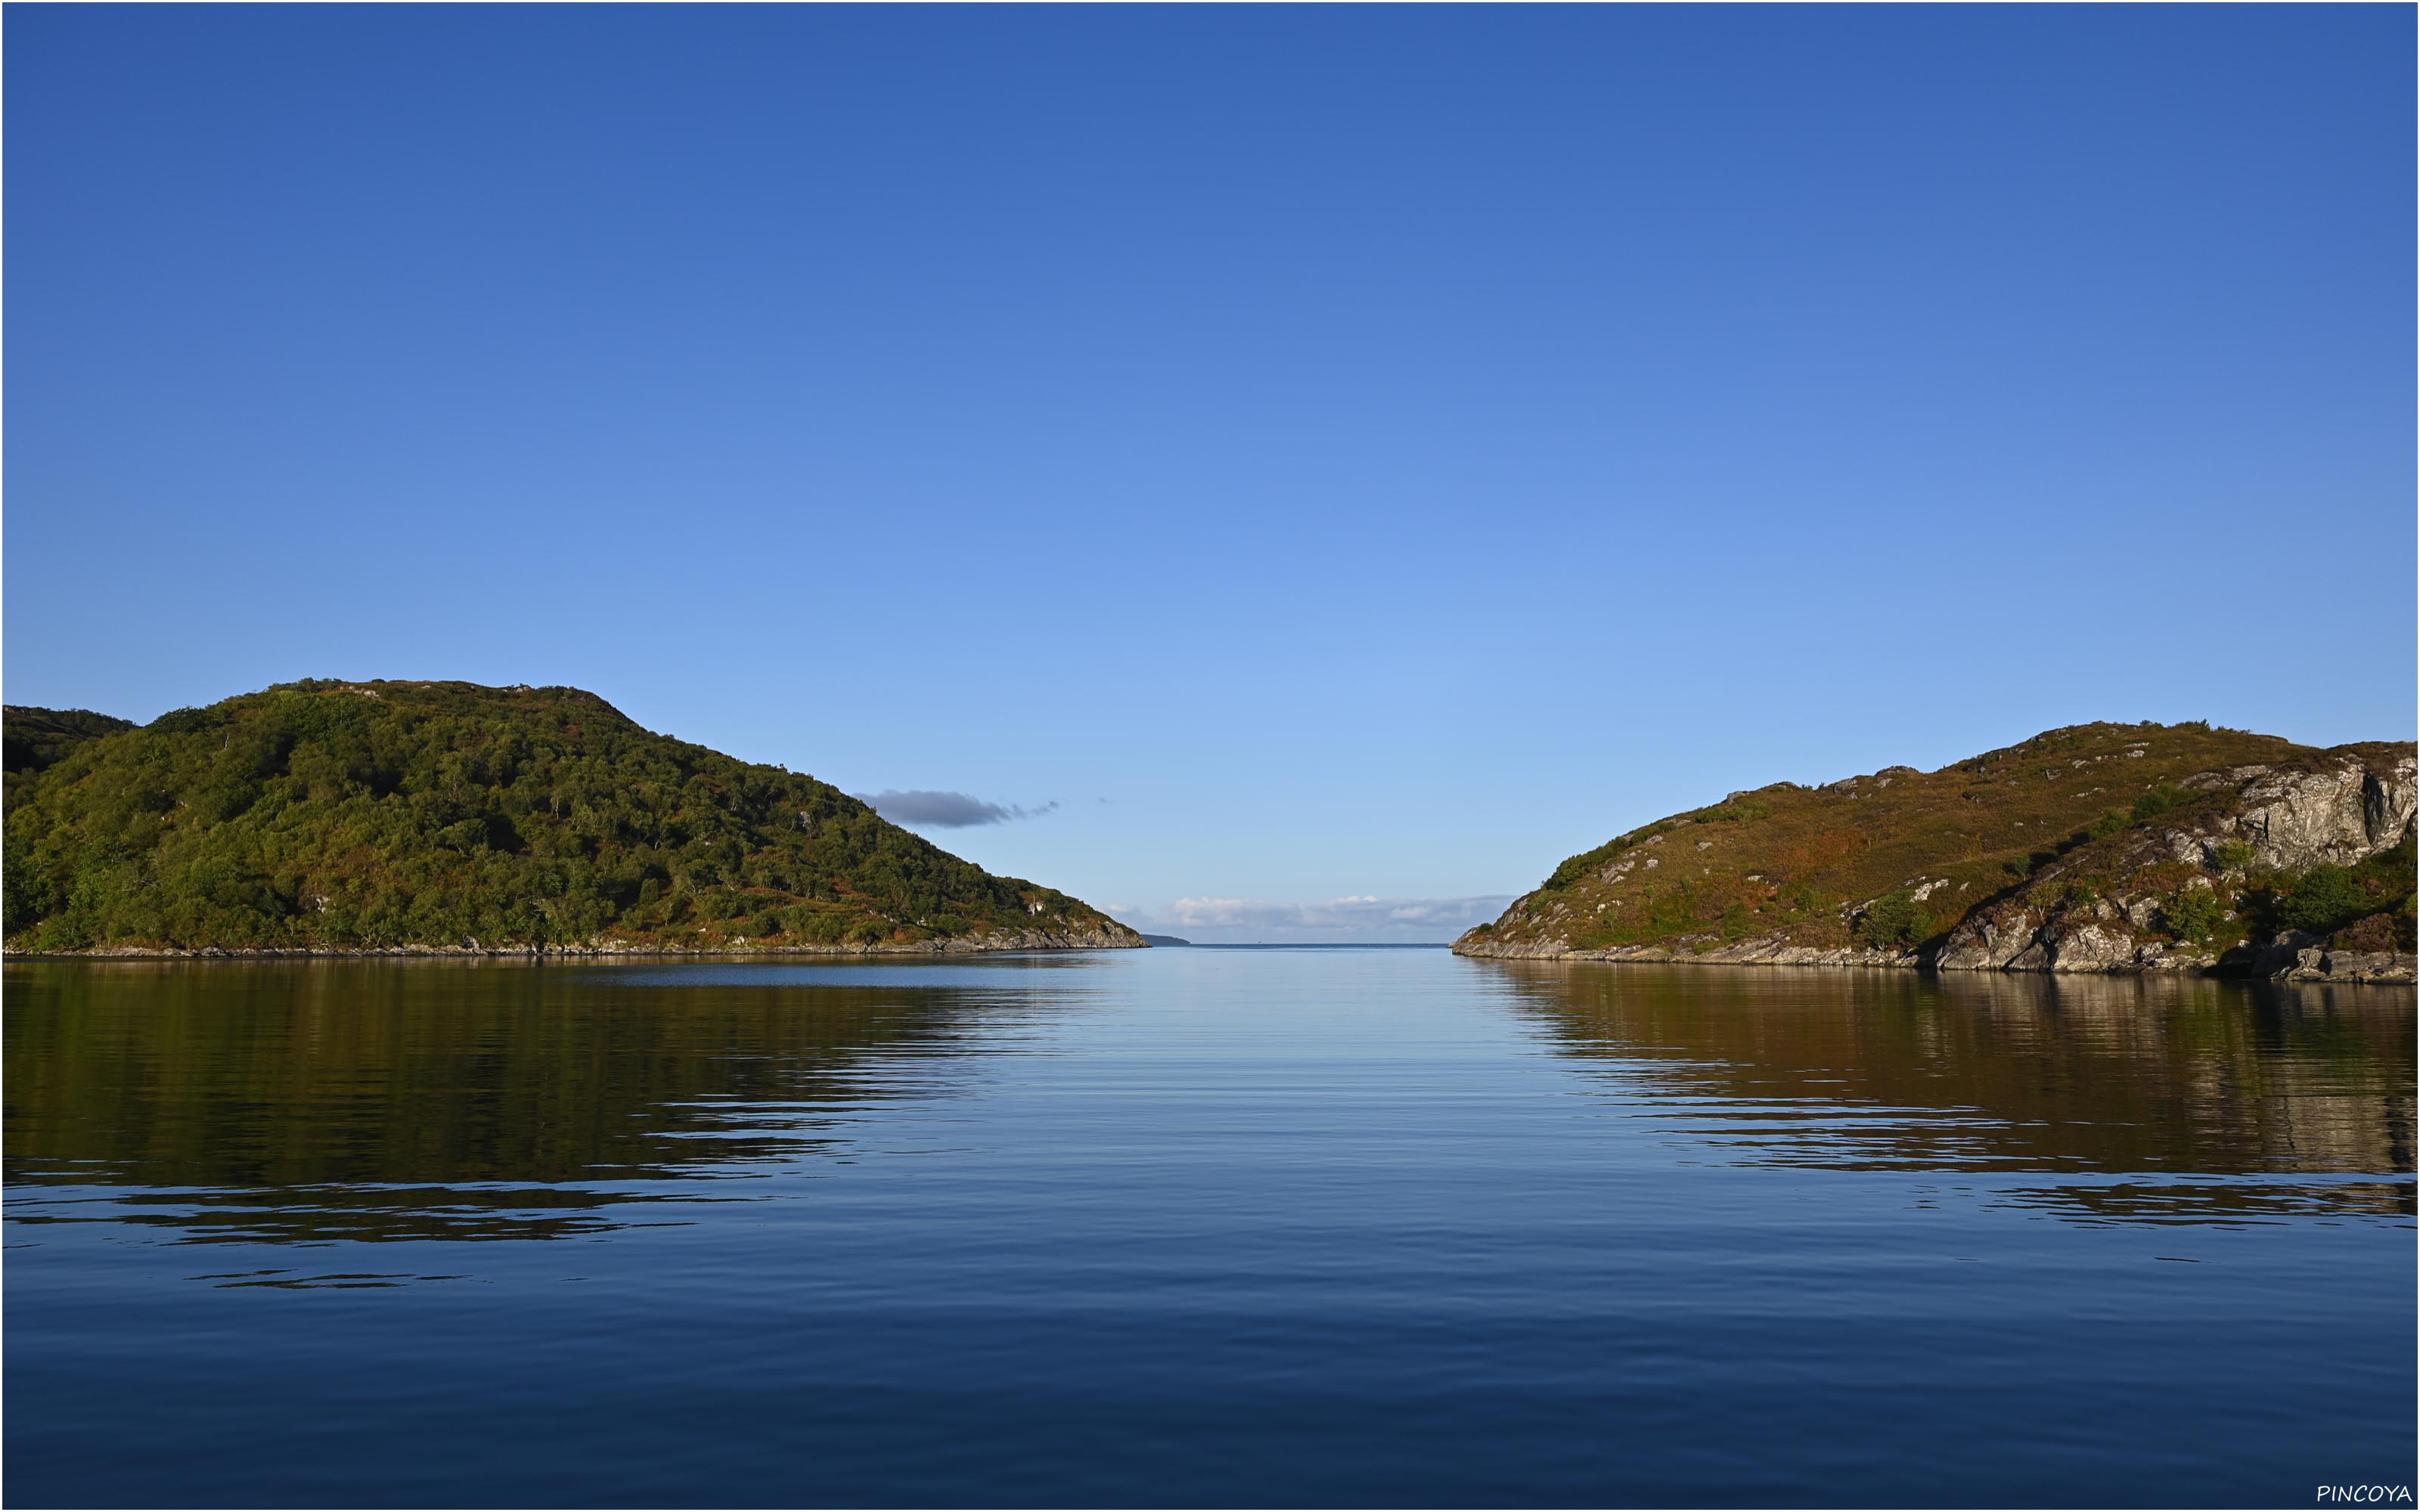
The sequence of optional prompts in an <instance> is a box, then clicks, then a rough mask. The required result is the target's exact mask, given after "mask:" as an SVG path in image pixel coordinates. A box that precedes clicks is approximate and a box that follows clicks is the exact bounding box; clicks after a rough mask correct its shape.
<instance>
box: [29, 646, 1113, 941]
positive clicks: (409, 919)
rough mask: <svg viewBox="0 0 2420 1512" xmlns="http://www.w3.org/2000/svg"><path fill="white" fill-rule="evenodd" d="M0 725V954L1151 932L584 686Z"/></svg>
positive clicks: (430, 687)
mask: <svg viewBox="0 0 2420 1512" xmlns="http://www.w3.org/2000/svg"><path fill="white" fill-rule="evenodd" d="M7 733H8V778H7V782H8V814H7V845H6V857H5V860H6V867H5V873H0V882H4V883H5V887H0V891H5V914H6V918H5V933H6V937H7V942H8V949H11V950H23V951H66V950H89V949H172V950H207V949H329V950H357V949H537V948H544V949H675V950H709V949H710V950H731V949H820V950H853V951H854V950H879V951H888V950H944V949H946V950H957V949H1032V948H1049V947H1072V946H1139V945H1140V944H1141V943H1142V940H1141V937H1140V935H1137V934H1135V933H1133V932H1132V931H1130V930H1127V929H1126V928H1125V926H1123V925H1121V924H1118V923H1117V922H1115V921H1114V920H1112V919H1110V918H1108V917H1106V916H1105V915H1103V914H1101V913H1099V912H1098V911H1096V910H1094V909H1093V908H1090V907H1087V906H1086V905H1085V904H1083V903H1079V902H1078V901H1077V900H1075V899H1073V898H1069V897H1067V896H1066V895H1064V894H1063V893H1060V892H1056V891H1054V890H1052V889H1050V888H1048V887H1037V886H1035V885H1033V884H1032V883H1029V882H1020V881H1016V880H1014V879H1011V878H1003V877H995V876H992V875H991V874H989V873H988V872H984V871H983V870H982V869H980V868H978V867H975V866H973V865H970V863H968V862H966V861H962V860H960V859H959V858H957V857H956V856H952V855H950V854H948V853H947V852H945V851H943V850H941V849H940V848H939V847H938V846H935V845H933V844H931V843H930V842H929V841H924V840H923V839H922V838H920V837H918V836H916V835H913V834H910V833H909V832H907V830H904V829H902V828H900V827H899V826H897V825H892V824H891V823H890V822H888V821H886V820H884V819H883V818H881V817H880V816H879V815H877V814H876V813H875V811H874V810H872V809H870V808H868V807H866V805H864V804H862V803H861V802H859V801H858V800H857V799H855V798H852V797H850V796H849V795H846V794H845V793H842V792H840V791H839V790H838V789H836V788H834V787H831V786H830V785H829V784H828V783H824V782H818V781H816V780H815V779H814V778H811V777H806V776H804V775H801V774H799V773H796V772H791V771H787V770H785V769H783V768H781V767H777V766H760V765H754V764H750V763H746V762H740V761H737V760H734V759H733V758H731V757H728V756H724V755H721V754H719V753H718V752H715V751H712V750H708V749H706V748H704V747H702V746H693V745H690V744H688V743H687V742H685V741H679V740H675V739H672V738H670V737H668V736H664V735H659V734H654V733H650V732H648V731H646V730H643V729H641V728H640V727H639V726H638V725H636V724H634V723H632V722H631V721H630V720H629V719H628V718H627V717H624V716H623V715H622V714H621V713H620V712H619V711H617V710H616V709H614V708H613V705H611V704H609V703H607V702H605V701H604V700H603V699H600V698H598V697H597V696H596V695H595V694H593V693H585V692H582V691H580V690H579V689H577V688H566V687H543V688H533V687H509V688H498V687H479V686H476V685H474V684H469V683H408V682H372V683H342V682H329V681H308V682H300V683H289V684H284V685H281V686H279V687H271V688H267V689H265V690H263V691H261V692H257V693H248V694H244V695H242V696H240V697H238V698H232V699H228V700H226V701H225V702H220V703H214V704H211V705H210V706H209V707H208V708H197V709H178V710H176V711H175V712H173V713H170V714H165V715H163V716H161V717H159V718H157V719H154V720H153V721H151V723H149V724H147V725H145V726H143V727H141V728H139V729H138V728H135V727H133V726H131V725H128V724H126V723H125V722H124V721H122V720H112V719H108V718H107V717H103V716H96V715H88V714H84V713H82V712H80V711H79V712H75V713H61V712H57V711H50V710H39V709H22V708H11V709H9V710H8V727H7ZM21 749H22V750H23V753H24V760H23V762H22V763H21V761H20V752H21Z"/></svg>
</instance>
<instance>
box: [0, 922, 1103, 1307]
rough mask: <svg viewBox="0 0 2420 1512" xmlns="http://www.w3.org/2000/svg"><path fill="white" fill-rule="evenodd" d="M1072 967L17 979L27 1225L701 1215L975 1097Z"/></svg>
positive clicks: (173, 969)
mask: <svg viewBox="0 0 2420 1512" xmlns="http://www.w3.org/2000/svg"><path fill="white" fill-rule="evenodd" d="M1036 970H1047V967H1041V968H1037V967H1029V966H1025V965H1022V964H992V965H985V966H982V967H971V968H961V969H953V968H950V967H947V966H942V967H929V966H928V967H925V968H923V969H921V970H917V969H901V970H887V971H886V970H883V969H879V968H856V969H850V968H840V969H836V970H831V971H818V970H815V969H814V968H806V969H801V968H799V967H797V966H788V967H782V968H767V967H763V966H749V965H744V964H741V965H731V966H710V967H692V968H687V969H681V968H645V967H642V968H631V969H617V968H612V967H601V968H587V969H582V968H564V967H535V966H527V965H520V964H512V965H504V964H442V963H401V964H350V963H343V964H339V963H279V964H257V965H231V964H224V963H211V964H173V963H132V962H129V963H75V964H48V963H40V964H37V963H27V964H11V965H9V966H8V968H7V977H6V987H7V999H8V1011H7V1015H6V1022H5V1030H6V1052H7V1053H6V1072H5V1075H6V1099H5V1141H6V1142H5V1149H6V1161H5V1167H6V1174H7V1180H8V1187H9V1195H8V1196H9V1200H8V1217H9V1219H10V1220H11V1221H12V1223H14V1224H18V1225H26V1226H39V1225H42V1224H49V1223H65V1222H80V1221H99V1220H106V1221H110V1222H116V1223H124V1224H133V1225H139V1226H147V1227H153V1228H157V1229H165V1230H168V1231H169V1235H170V1239H171V1242H180V1243H209V1242H257V1243H279V1244H304V1245H312V1244H326V1243H333V1242H340V1241H358V1240H371V1241H415V1240H493V1239H561V1238H566V1237H572V1236H577V1235H583V1234H595V1233H598V1232H602V1231H605V1230H608V1229H614V1228H624V1227H634V1226H639V1225H644V1224H649V1223H679V1222H687V1221H690V1219H689V1217H688V1216H685V1211H686V1210H689V1209H690V1208H692V1207H693V1205H695V1204H697V1203H699V1202H706V1201H746V1200H752V1199H754V1197H755V1196H757V1195H758V1194H759V1193H760V1192H761V1190H762V1183H761V1182H755V1181H751V1180H748V1179H749V1178H752V1177H762V1176H764V1175H766V1174H768V1172H769V1171H771V1170H774V1169H778V1168H782V1167H785V1166H793V1165H797V1164H798V1163H799V1162H801V1161H812V1160H814V1159H817V1158H826V1159H829V1158H845V1156H846V1155H847V1154H848V1153H849V1151H850V1149H852V1141H853V1139H854V1138H855V1131H856V1128H857V1126H858V1124H859V1123H860V1122H861V1120H862V1119H864V1118H865V1117H866V1116H867V1115H868V1114H869V1113H871V1112H873V1111H874V1110H875V1109H876V1108H877V1107H880V1106H886V1105H896V1104H898V1103H902V1102H905V1101H908V1100H918V1099H929V1098H933V1097H938V1096H946V1095H949V1093H950V1091H951V1089H952V1088H953V1086H954V1085H955V1084H958V1083H962V1082H963V1081H964V1079H965V1078H967V1077H968V1076H970V1075H973V1074H978V1073H979V1063H978V1061H977V1060H976V1058H975V1052H976V1050H977V1049H978V1048H980V1049H981V1050H982V1051H985V1052H996V1051H1000V1050H1002V1049H1012V1050H1013V1049H1014V1048H1016V1046H1017V1044H1018V1043H1019V1041H1018V1037H1017V1034H1016V1027H1015V1026H1016V1019H1017V1015H1018V1014H1019V1013H1021V1012H1030V1011H1031V1010H1032V1007H1033V1005H1034V1003H1035V1001H1036V1000H1037V994H1036V992H1035V991H1034V990H1033V987H1032V986H1031V985H1028V984H1036V985H1038V984H1039V983H1040V982H1042V981H1043V980H1048V981H1049V983H1050V992H1049V1000H1050V1001H1051V1002H1053V1003H1054V1004H1059V1005H1064V1004H1066V1003H1068V1002H1069V1001H1070V1000H1071V998H1080V996H1081V991H1082V990H1081V988H1080V986H1074V987H1071V985H1070V981H1069V979H1067V978H1066V977H1065V976H1064V974H1063V972H1055V971H1054V972H1050V973H1049V976H1048V977H1047V978H1044V977H1041V976H1036V975H1034V972H1035V971H1036ZM977 1019H980V1020H982V1029H981V1038H980V1042H979V1045H978V1043H977V1042H976V1041H974V1040H973V1037H972V1033H971V1030H970V1026H971V1025H972V1023H973V1022H974V1021H975V1020H977ZM752 1189H753V1190H752ZM17 1237H18V1239H19V1240H21V1241H22V1240H23V1239H25V1238H26V1237H27V1234H26V1232H25V1231H21V1232H20V1233H19V1234H18V1236H17ZM199 1279H208V1280H213V1281H217V1282H219V1283H221V1284H230V1285H234V1284H246V1283H252V1284H260V1285H274V1286H294V1285H305V1284H309V1285H329V1286H337V1285H352V1286H380V1285H399V1284H403V1283H405V1282H409V1281H411V1280H415V1279H417V1280H430V1279H442V1278H440V1277H429V1276H414V1275H397V1276H389V1275H384V1274H366V1273H365V1274H353V1273H347V1274H344V1275H329V1276H321V1277H316V1278H315V1277H311V1276H308V1275H305V1274H302V1273H286V1272H263V1273H257V1274H255V1273H244V1274H241V1275H215V1274H214V1275H210V1276H207V1277H201V1278H199Z"/></svg>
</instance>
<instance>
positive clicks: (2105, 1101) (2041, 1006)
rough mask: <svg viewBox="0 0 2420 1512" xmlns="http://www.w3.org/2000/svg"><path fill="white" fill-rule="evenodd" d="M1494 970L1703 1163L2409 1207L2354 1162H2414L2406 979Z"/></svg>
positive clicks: (2084, 1196)
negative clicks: (2016, 1175)
mask: <svg viewBox="0 0 2420 1512" xmlns="http://www.w3.org/2000/svg"><path fill="white" fill-rule="evenodd" d="M1485 969H1488V970H1491V971H1493V972H1495V973H1496V974H1497V977H1498V978H1499V980H1501V981H1502V983H1503V985H1504V987H1505V988H1506V990H1507V991H1508V992H1509V993H1510V994H1511V995H1512V999H1513V1001H1514V1002H1515V1003H1517V1004H1518V1005H1519V1007H1520V1008H1521V1010H1522V1011H1525V1012H1526V1013H1528V1015H1530V1016H1532V1017H1533V1018H1534V1019H1535V1020H1536V1021H1537V1022H1538V1023H1539V1024H1541V1025H1542V1026H1544V1028H1545V1030H1546V1031H1547V1032H1548V1033H1549V1034H1551V1035H1552V1036H1553V1037H1554V1039H1555V1041H1556V1043H1557V1045H1558V1047H1559V1049H1560V1050H1562V1051H1563V1052H1564V1053H1566V1054H1569V1055H1571V1056H1574V1057H1580V1058H1583V1059H1587V1060H1591V1061H1601V1062H1602V1063H1603V1066H1604V1069H1605V1071H1606V1073H1607V1075H1608V1077H1609V1078H1611V1080H1612V1081H1613V1082H1614V1083H1615V1084H1616V1086H1617V1087H1618V1088H1619V1090H1621V1092H1623V1093H1626V1094H1628V1095H1629V1096H1631V1097H1634V1098H1637V1100H1638V1102H1639V1103H1640V1105H1639V1106H1638V1107H1637V1113H1638V1114H1639V1115H1640V1116H1643V1117H1650V1118H1658V1119H1668V1120H1670V1127H1671V1129H1672V1133H1673V1135H1674V1137H1675V1139H1676V1141H1678V1142H1681V1143H1683V1144H1684V1145H1687V1146H1690V1147H1694V1149H1696V1150H1698V1151H1701V1152H1702V1154H1701V1158H1709V1159H1716V1160H1726V1161H1732V1162H1738V1163H1744V1164H1759V1165H1809V1166H1824V1167H1831V1168H1836V1169H1854V1170H1871V1169H1905V1170H1923V1171H1939V1172H2040V1173H2042V1174H2044V1175H2056V1176H2075V1177H2086V1178H2092V1177H2106V1176H2116V1175H2125V1176H2127V1177H2129V1178H2131V1180H2126V1181H2111V1180H2102V1179H2085V1180H2055V1181H2052V1182H2049V1183H2046V1184H2044V1185H2042V1186H2040V1187H2035V1188H2026V1189H2024V1190H2016V1191H2011V1190H2009V1189H2007V1188H2005V1187H2003V1186H2001V1185H1999V1184H1998V1183H1994V1189H1995V1191H1997V1192H1998V1194H1999V1196H2000V1198H2001V1199H2002V1200H2005V1201H2009V1202H2012V1203H2016V1204H2019V1205H2024V1206H2032V1207H2040V1208H2044V1209H2049V1210H2052V1211H2057V1212H2059V1213H2060V1214H2061V1215H2062V1216H2066V1217H2070V1218H2074V1219H2081V1220H2095V1219H2098V1220H2105V1221H2127V1222H2160V1221H2168V1222H2193V1221H2207V1220H2210V1219H2212V1218H2222V1219H2223V1218H2229V1217H2232V1218H2235V1219H2239V1220H2240V1219H2242V1218H2245V1217H2251V1216H2255V1215H2261V1214H2267V1215H2273V1216H2284V1215H2287V1214H2291V1213H2311V1212H2349V1211H2350V1212H2369V1213H2398V1212H2399V1213H2409V1212H2411V1211H2412V1183H2411V1182H2410V1181H2409V1180H2373V1181H2360V1180H2343V1179H2342V1178H2344V1177H2352V1176H2374V1177H2385V1178H2394V1177H2398V1176H2407V1175H2408V1174H2409V1173H2410V1172H2411V1171H2412V1153H2413V1135H2412V1114H2413V1080H2414V1075H2413V1054H2414V1028H2413V1025H2414V1013H2413V998H2412V994H2411V993H2410V992H2409V991H2408V990H2399V989H2388V988H2343V987H2333V988H2332V987H2270V986H2266V985H2261V986H2247V985H2242V984H2235V983H2222V982H2213V981H2200V980H2185V981H2177V980H2154V979H2127V978H2088V979H2086V978H2068V979H2058V978H2016V977H2007V978H2000V977H1963V976H1961V977H1953V978H1941V979H1934V978H1929V977H1920V976H1917V975H1915V974H1913V973H1895V972H1894V973H1883V972H1871V973H1869V972H1830V971H1814V970H1808V971H1785V970H1770V971H1748V970H1725V969H1708V968H1690V967H1673V968H1668V969H1661V970H1659V969H1656V968H1652V967H1642V966H1631V965H1611V966H1608V965H1601V964H1599V965H1590V964H1568V965H1562V964H1552V963H1515V962H1506V963H1488V964H1487V965H1486V967H1485ZM2296 1175H2301V1176H2304V1177H2321V1176H2324V1177H2327V1178H2329V1180H2304V1181H2294V1180H2288V1179H2287V1178H2290V1177H2292V1176H2296ZM2211 1177H2233V1178H2257V1180H2232V1181H2211V1180H2195V1179H2201V1178H2211Z"/></svg>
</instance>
